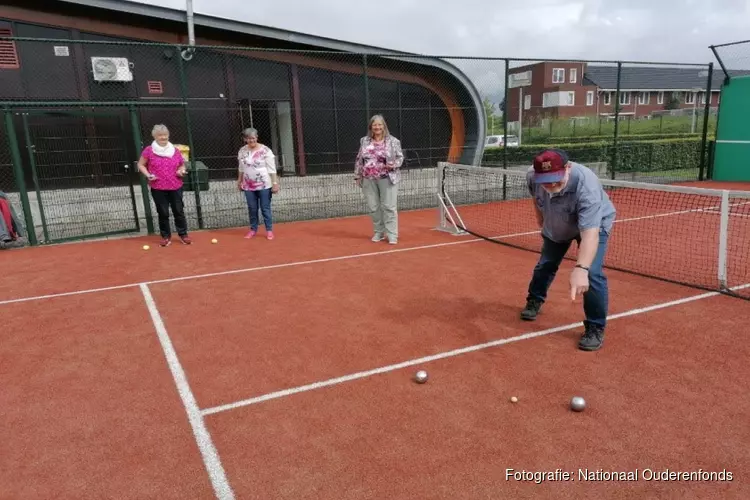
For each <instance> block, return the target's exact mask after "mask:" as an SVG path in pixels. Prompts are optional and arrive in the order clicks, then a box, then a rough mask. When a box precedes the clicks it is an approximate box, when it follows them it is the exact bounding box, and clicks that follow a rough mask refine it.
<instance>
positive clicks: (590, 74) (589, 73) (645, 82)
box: [584, 65, 750, 91]
mask: <svg viewBox="0 0 750 500" xmlns="http://www.w3.org/2000/svg"><path fill="white" fill-rule="evenodd" d="M729 74H730V75H732V76H739V75H745V74H750V71H732V70H730V71H729ZM584 78H585V82H584V83H585V84H587V85H596V86H598V87H599V88H600V89H602V90H616V89H617V67H616V66H594V65H589V66H588V67H587V68H586V73H585V75H584ZM723 81H724V72H723V71H722V70H721V68H716V67H715V68H714V72H713V77H712V81H711V89H712V90H717V91H718V90H720V89H721V85H722V83H723ZM707 83H708V68H706V67H694V68H693V67H672V68H664V67H658V66H622V73H621V74H620V90H693V89H705V88H706V84H707Z"/></svg>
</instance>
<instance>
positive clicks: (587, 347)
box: [578, 326, 604, 351]
mask: <svg viewBox="0 0 750 500" xmlns="http://www.w3.org/2000/svg"><path fill="white" fill-rule="evenodd" d="M603 342H604V329H603V328H602V327H600V326H586V332H585V333H584V334H583V335H582V336H581V340H580V341H578V348H579V349H581V350H582V351H596V350H597V349H599V348H600V347H601V346H602V343H603Z"/></svg>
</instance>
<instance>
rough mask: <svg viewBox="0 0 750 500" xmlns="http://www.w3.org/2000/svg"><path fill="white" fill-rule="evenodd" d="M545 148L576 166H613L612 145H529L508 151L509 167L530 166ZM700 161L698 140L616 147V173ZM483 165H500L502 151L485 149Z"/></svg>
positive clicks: (682, 166) (676, 167)
mask: <svg viewBox="0 0 750 500" xmlns="http://www.w3.org/2000/svg"><path fill="white" fill-rule="evenodd" d="M546 148H559V149H562V150H564V151H566V152H567V153H568V155H569V156H570V159H571V160H572V161H575V162H577V163H582V164H584V165H585V164H586V163H600V162H601V163H607V164H609V165H611V164H612V158H613V153H614V145H613V144H612V142H611V141H600V142H588V143H583V144H581V143H569V144H559V143H556V144H531V145H528V144H527V145H523V146H521V147H517V148H508V149H507V161H508V165H518V164H528V165H530V164H531V161H532V159H533V158H534V156H535V155H536V154H537V153H539V152H540V151H542V150H543V149H546ZM700 160H701V140H700V138H689V139H657V140H651V141H629V142H624V143H623V142H621V143H619V144H618V145H617V164H616V165H617V167H616V169H615V170H616V171H617V172H655V171H663V170H680V169H693V168H698V166H699V165H700ZM482 162H483V164H485V165H489V166H502V165H503V149H502V148H498V149H488V150H486V151H485V152H484V156H483V160H482Z"/></svg>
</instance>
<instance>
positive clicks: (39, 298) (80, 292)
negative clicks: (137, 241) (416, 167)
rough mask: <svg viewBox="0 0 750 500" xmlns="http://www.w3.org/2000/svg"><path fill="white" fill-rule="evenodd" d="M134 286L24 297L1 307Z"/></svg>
mask: <svg viewBox="0 0 750 500" xmlns="http://www.w3.org/2000/svg"><path fill="white" fill-rule="evenodd" d="M134 286H138V283H130V284H128V285H116V286H106V287H103V288H90V289H88V290H77V291H75V292H61V293H51V294H49V295H37V296H34V297H23V298H21V299H9V300H3V301H0V306H3V305H5V304H15V303H17V302H29V301H31V300H42V299H53V298H57V297H69V296H71V295H83V294H86V293H96V292H108V291H110V290H122V289H123V288H133V287H134Z"/></svg>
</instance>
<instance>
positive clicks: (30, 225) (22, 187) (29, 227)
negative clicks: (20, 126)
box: [3, 108, 39, 245]
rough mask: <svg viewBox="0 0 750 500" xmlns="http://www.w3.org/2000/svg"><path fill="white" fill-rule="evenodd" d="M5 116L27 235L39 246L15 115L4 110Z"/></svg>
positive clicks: (32, 243)
mask: <svg viewBox="0 0 750 500" xmlns="http://www.w3.org/2000/svg"><path fill="white" fill-rule="evenodd" d="M3 114H4V115H5V133H6V134H7V135H8V144H9V145H10V156H11V161H12V162H13V175H14V176H15V178H16V186H18V194H19V196H20V197H21V206H22V207H23V218H24V221H25V222H26V233H27V234H28V238H29V244H30V245H37V244H38V243H39V242H38V241H37V239H36V228H35V227H34V217H33V216H32V215H31V204H30V203H29V193H28V192H27V191H26V180H25V179H24V176H23V165H22V164H21V150H20V149H19V148H18V137H17V136H16V129H15V126H14V125H13V113H11V111H10V108H4V109H3Z"/></svg>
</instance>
